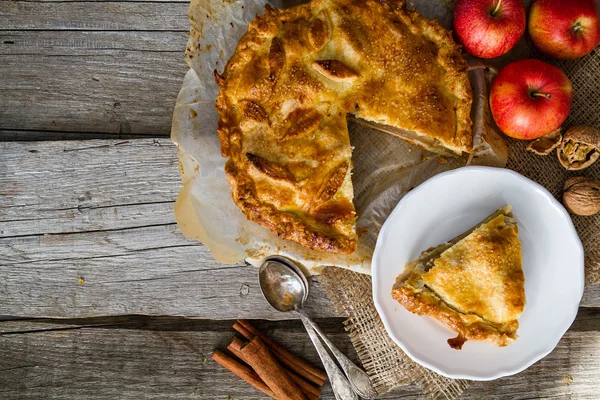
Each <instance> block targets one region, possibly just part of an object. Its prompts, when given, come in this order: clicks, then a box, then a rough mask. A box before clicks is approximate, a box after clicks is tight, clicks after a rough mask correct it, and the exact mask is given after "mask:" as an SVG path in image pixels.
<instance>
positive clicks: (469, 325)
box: [392, 207, 525, 350]
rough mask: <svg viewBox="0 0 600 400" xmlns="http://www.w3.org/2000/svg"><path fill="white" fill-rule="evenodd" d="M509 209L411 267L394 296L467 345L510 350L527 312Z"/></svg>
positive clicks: (455, 341) (455, 344)
mask: <svg viewBox="0 0 600 400" xmlns="http://www.w3.org/2000/svg"><path fill="white" fill-rule="evenodd" d="M518 236H519V231H518V228H517V224H516V221H515V220H514V219H513V216H512V213H511V212H510V207H504V208H501V209H499V210H498V211H496V212H494V213H493V214H492V215H490V216H489V217H488V218H486V219H485V220H484V221H483V222H481V223H480V224H479V225H477V226H476V227H474V228H473V229H471V230H470V231H468V232H466V233H464V234H462V235H461V236H459V237H457V238H455V239H453V240H451V241H450V242H448V243H444V244H442V245H440V246H438V247H435V248H431V249H428V250H426V251H424V252H423V253H422V254H421V256H420V257H419V258H418V259H416V260H414V261H412V262H410V263H409V264H408V265H406V267H405V269H404V272H403V273H402V274H400V276H398V278H397V280H396V283H395V285H394V287H393V289H392V296H393V297H394V299H396V300H397V301H398V302H399V303H400V304H402V305H403V306H404V308H406V309H407V310H408V311H411V312H413V313H415V314H419V315H427V316H429V317H432V318H435V319H436V320H438V321H440V322H441V323H443V324H444V325H446V326H447V327H449V328H450V329H452V330H454V331H455V332H456V333H457V336H456V337H455V338H452V339H448V344H449V345H450V346H451V347H452V348H454V349H458V350H460V349H461V347H462V345H463V344H464V343H465V342H466V341H467V340H483V341H487V342H490V343H493V344H495V345H496V346H499V347H502V346H506V345H508V344H510V343H512V342H513V341H515V339H516V338H517V328H518V327H519V322H518V321H517V318H519V316H520V315H521V313H522V312H523V307H524V306H525V289H524V283H525V278H524V276H523V269H522V268H521V245H520V242H519V237H518Z"/></svg>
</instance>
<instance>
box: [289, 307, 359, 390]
mask: <svg viewBox="0 0 600 400" xmlns="http://www.w3.org/2000/svg"><path fill="white" fill-rule="evenodd" d="M298 314H299V315H300V319H301V320H302V323H304V327H305V328H306V331H307V332H308V336H309V337H310V340H312V342H313V344H314V345H315V348H316V349H317V353H319V356H320V357H321V361H322V362H323V366H324V367H325V371H326V372H327V376H328V377H329V382H330V383H331V389H332V390H333V394H334V395H335V398H336V399H337V400H358V396H357V395H356V393H354V391H353V390H352V387H351V386H350V382H348V379H346V377H345V376H344V374H343V373H342V371H340V369H339V368H338V366H337V365H336V364H335V361H333V359H332V358H331V356H330V355H329V353H327V350H326V349H325V346H323V343H321V340H320V339H319V336H317V334H316V333H315V331H314V329H313V327H312V325H311V324H310V321H309V320H308V318H307V317H306V316H305V315H302V314H301V313H298Z"/></svg>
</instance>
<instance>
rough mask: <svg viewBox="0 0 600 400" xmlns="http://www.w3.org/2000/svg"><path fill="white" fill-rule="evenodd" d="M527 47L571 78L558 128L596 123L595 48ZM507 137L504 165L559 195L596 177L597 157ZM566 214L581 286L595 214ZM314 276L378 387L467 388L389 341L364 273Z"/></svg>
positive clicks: (598, 259) (595, 273) (599, 264)
mask: <svg viewBox="0 0 600 400" xmlns="http://www.w3.org/2000/svg"><path fill="white" fill-rule="evenodd" d="M529 47H530V52H531V55H532V56H533V57H535V58H539V59H542V60H544V61H547V62H550V63H551V64H554V65H556V66H557V67H559V68H561V69H562V70H563V71H564V72H565V73H566V74H567V76H568V77H569V79H570V80H571V82H572V83H573V88H574V101H573V108H572V110H571V114H570V115H569V117H568V119H567V120H566V121H565V123H564V124H563V128H564V129H568V128H569V127H571V126H573V125H582V124H583V125H591V126H595V127H596V128H599V129H600V49H598V48H597V49H596V50H594V51H593V52H592V53H591V54H590V55H588V56H586V57H583V58H581V59H578V60H576V61H556V60H551V59H549V58H547V57H545V56H543V55H542V54H540V53H539V52H537V51H536V50H535V49H534V48H533V46H529ZM507 142H508V148H509V159H508V165H507V168H509V169H512V170H515V171H517V172H519V173H520V174H522V175H524V176H526V177H528V178H530V179H532V180H534V181H536V182H538V183H540V184H541V185H542V186H544V187H546V188H547V189H548V190H549V191H550V192H551V193H552V194H553V195H554V196H555V197H556V198H557V199H558V200H559V201H560V200H561V197H562V187H563V184H564V182H565V181H566V180H567V178H569V177H571V176H586V177H588V178H592V179H596V180H600V161H599V162H597V163H595V164H594V165H592V166H591V167H589V168H587V169H586V170H584V171H577V172H567V171H566V170H565V169H564V168H563V167H562V166H561V165H560V164H559V162H558V160H557V157H556V151H553V152H552V153H551V154H549V155H547V156H538V155H535V154H533V153H531V152H529V151H527V150H526V145H527V142H524V141H517V140H511V139H509V140H508V141H507ZM571 217H572V219H573V223H574V224H575V228H576V229H577V232H578V233H579V237H580V238H581V241H582V243H583V247H584V249H585V273H586V286H589V285H594V284H597V283H599V282H600V214H596V215H595V216H592V217H580V216H577V215H572V216H571ZM319 279H320V282H321V284H322V285H323V287H324V288H325V291H326V293H327V295H328V296H329V299H330V300H331V301H332V303H333V304H334V306H335V308H336V310H337V311H339V312H340V313H344V314H346V315H348V319H347V320H346V322H345V325H346V330H347V331H348V332H349V335H350V338H351V340H352V344H353V345H354V347H355V348H356V351H357V354H358V357H359V358H360V360H361V361H362V364H363V366H364V368H365V370H366V371H367V373H368V374H369V376H370V377H371V379H372V380H373V382H374V384H375V388H376V390H377V391H378V392H379V393H385V392H387V391H389V390H392V389H394V388H396V387H398V386H401V385H406V384H410V383H414V384H416V385H418V386H419V387H421V388H422V389H423V391H424V392H425V393H426V394H427V395H428V396H429V397H431V398H447V399H454V398H457V397H458V396H459V395H460V394H461V393H462V392H463V391H464V390H465V389H466V388H467V386H468V381H465V380H453V379H448V378H446V377H443V376H441V375H439V374H437V373H435V372H432V371H430V370H428V369H426V368H423V367H421V366H420V365H418V364H416V363H415V362H414V361H412V360H411V359H410V358H409V357H408V356H407V355H406V354H404V353H403V352H402V350H401V349H400V348H399V347H398V346H397V345H396V344H395V343H394V341H393V340H392V339H391V338H390V337H389V336H388V334H387V332H386V330H385V328H384V326H383V322H382V321H381V318H380V317H379V315H378V313H377V310H376V309H375V305H374V304H373V297H372V292H371V277H370V276H368V275H361V274H358V273H356V272H351V271H348V270H343V269H341V268H336V267H328V268H326V269H325V270H324V271H323V273H322V275H321V276H320V278H319Z"/></svg>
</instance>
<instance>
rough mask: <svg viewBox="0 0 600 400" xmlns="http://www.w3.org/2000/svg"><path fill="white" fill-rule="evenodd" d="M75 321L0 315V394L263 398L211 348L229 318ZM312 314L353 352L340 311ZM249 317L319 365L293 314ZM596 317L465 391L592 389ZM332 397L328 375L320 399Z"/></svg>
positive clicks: (497, 399) (412, 393)
mask: <svg viewBox="0 0 600 400" xmlns="http://www.w3.org/2000/svg"><path fill="white" fill-rule="evenodd" d="M73 322H76V321H64V322H60V321H7V322H0V332H4V334H2V335H0V344H1V346H0V360H2V361H0V371H1V373H0V397H2V398H3V399H4V398H6V399H13V398H14V399H16V398H19V399H28V398H39V397H40V394H41V393H43V397H44V398H51V399H52V398H64V397H65V396H66V397H70V398H91V399H95V398H115V397H118V398H140V397H144V398H197V399H227V398H228V396H231V398H233V399H267V397H265V396H264V395H262V394H261V393H259V392H257V391H256V390H255V389H253V388H251V387H250V386H248V385H246V384H245V383H244V382H242V381H240V380H239V379H238V378H236V377H235V376H233V374H231V373H229V372H228V371H226V370H225V369H223V368H221V367H220V366H218V365H217V364H216V363H214V362H213V361H212V360H210V358H209V357H210V354H211V353H212V351H213V350H214V349H215V348H217V347H221V348H223V347H225V346H226V344H227V343H228V341H229V340H230V339H231V337H232V336H233V335H234V332H233V330H232V329H231V325H232V324H233V321H207V320H189V319H184V318H166V317H158V318H149V317H127V318H116V319H115V318H113V319H112V320H110V319H106V318H105V319H93V320H89V321H88V322H87V323H86V322H85V321H79V322H78V323H75V324H74V323H73ZM317 322H318V323H319V324H320V325H321V326H322V328H323V329H324V330H325V331H326V332H327V333H328V335H329V336H330V338H331V339H332V340H333V342H334V343H335V344H336V345H337V346H339V347H340V349H341V350H342V351H343V352H345V353H346V354H349V356H350V357H351V358H352V359H354V360H356V354H355V352H354V349H353V348H352V345H351V344H350V340H349V338H348V336H347V335H346V333H345V332H344V331H343V327H342V324H341V319H340V318H334V319H329V320H319V321H317ZM100 323H104V326H100ZM111 323H112V324H111ZM253 323H254V324H255V325H256V326H257V327H258V328H259V329H260V330H262V331H263V332H264V333H266V334H267V335H269V336H270V337H272V338H274V339H275V340H277V341H279V342H280V343H282V344H284V345H285V346H286V348H288V349H289V350H291V351H293V352H294V353H296V354H299V355H302V357H304V358H306V359H307V360H308V361H309V362H311V363H313V364H314V365H316V366H319V365H320V362H319V360H318V356H317V354H316V352H315V350H314V348H313V347H312V346H311V345H310V342H309V341H308V340H307V339H308V338H307V335H306V333H305V331H304V329H303V327H302V325H301V323H300V322H299V321H292V322H264V321H253ZM7 325H10V329H6V328H5V326H7ZM599 326H600V311H598V310H582V311H581V312H580V315H579V316H578V318H577V320H576V322H575V324H574V326H573V328H572V329H571V330H570V331H569V332H568V333H567V334H566V335H565V337H564V338H563V339H562V340H561V342H560V343H559V345H558V347H557V348H556V349H555V350H554V351H553V352H552V353H551V354H550V355H549V356H548V357H546V358H545V359H543V360H541V361H539V362H538V363H536V364H534V365H533V366H532V367H531V368H529V369H528V370H526V371H525V372H522V373H520V374H517V375H515V376H512V377H507V378H502V379H499V380H497V381H493V382H472V383H471V385H470V387H469V389H468V390H467V391H466V392H465V393H464V394H463V396H461V399H473V400H474V399H490V400H501V399H508V398H510V399H533V398H561V399H562V398H569V399H597V376H598V374H600V331H598V327H599ZM333 398H334V397H333V395H332V393H331V389H330V387H329V385H328V384H326V386H325V388H324V391H323V394H322V397H321V399H325V400H329V399H333ZM382 398H383V399H411V400H412V399H422V398H423V394H422V392H421V391H420V390H419V389H418V388H417V387H415V386H412V385H410V386H405V387H401V388H398V389H396V390H394V391H392V392H390V393H388V394H386V395H385V396H383V397H382Z"/></svg>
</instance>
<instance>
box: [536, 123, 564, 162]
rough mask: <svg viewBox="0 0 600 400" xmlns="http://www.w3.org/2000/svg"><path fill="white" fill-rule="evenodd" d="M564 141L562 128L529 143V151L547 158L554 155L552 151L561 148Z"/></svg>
mask: <svg viewBox="0 0 600 400" xmlns="http://www.w3.org/2000/svg"><path fill="white" fill-rule="evenodd" d="M562 139H563V137H562V135H561V133H560V128H558V129H557V130H555V131H552V132H550V133H549V134H547V135H544V136H542V137H541V138H537V139H535V140H532V141H531V142H529V144H528V145H527V150H528V151H531V152H532V153H535V154H537V155H539V156H545V155H548V154H550V153H552V150H554V149H555V148H557V147H558V146H560V144H561V143H562Z"/></svg>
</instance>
